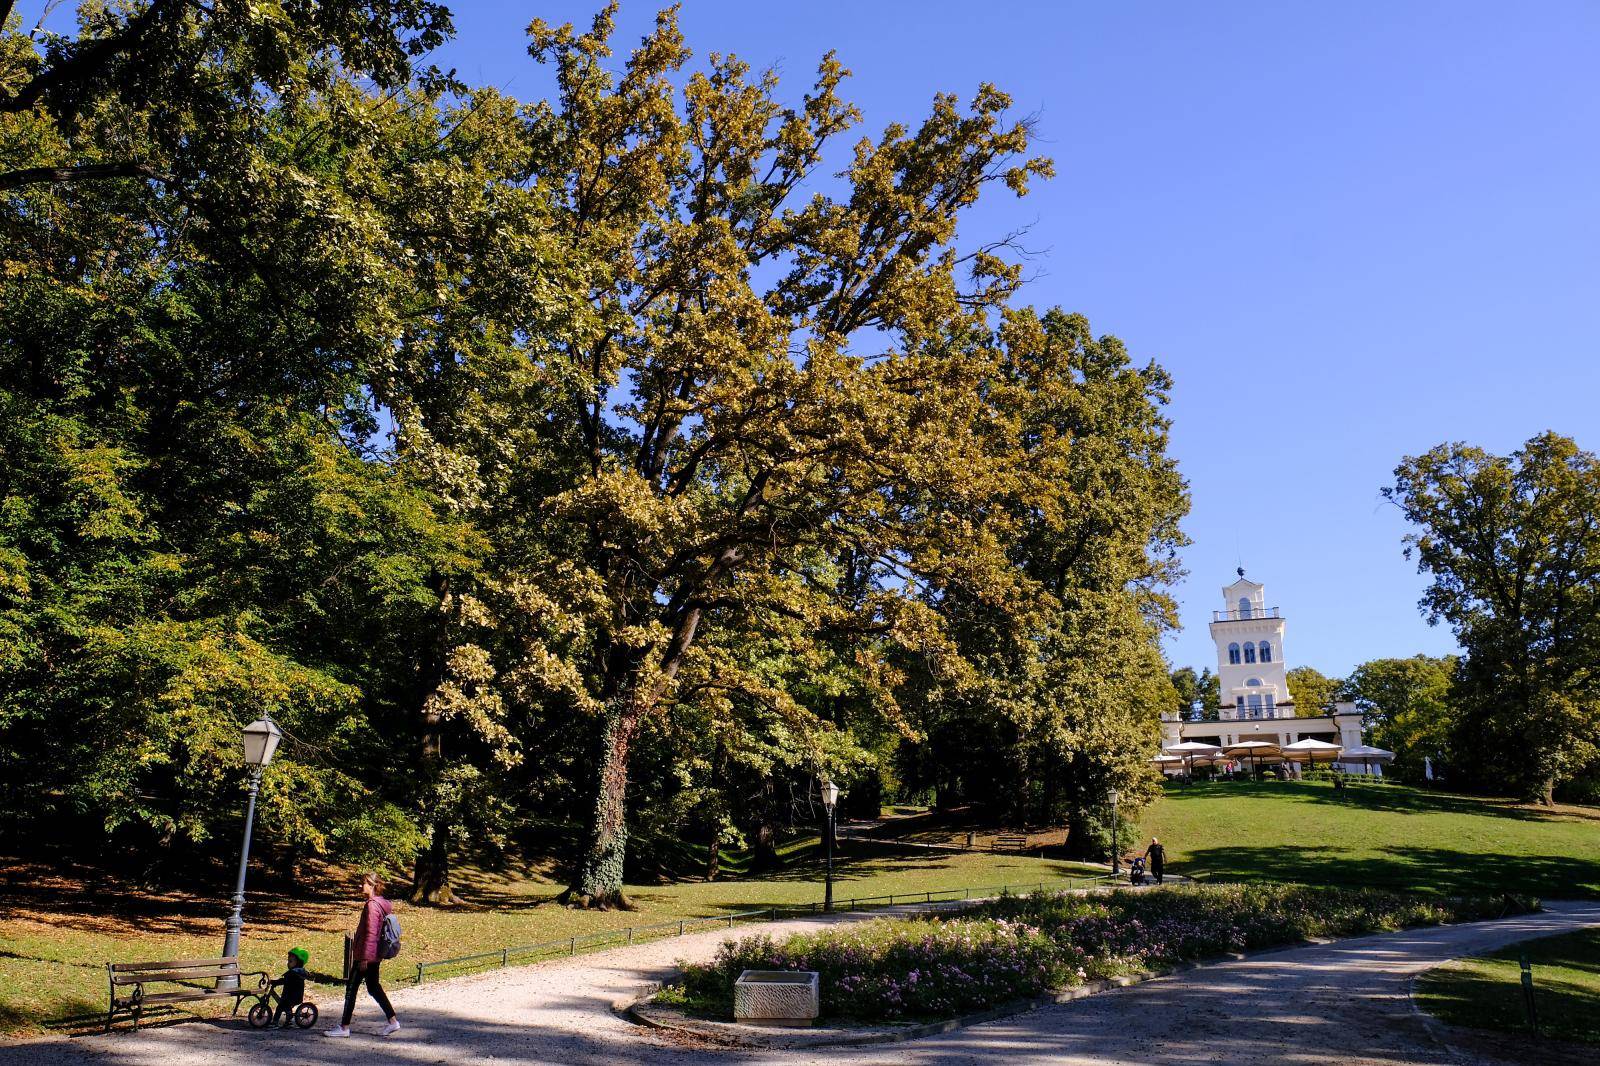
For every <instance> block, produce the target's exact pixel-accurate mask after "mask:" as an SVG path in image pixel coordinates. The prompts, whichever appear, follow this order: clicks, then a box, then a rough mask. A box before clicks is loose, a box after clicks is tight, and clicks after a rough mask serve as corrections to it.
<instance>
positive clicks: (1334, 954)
mask: <svg viewBox="0 0 1600 1066" xmlns="http://www.w3.org/2000/svg"><path fill="white" fill-rule="evenodd" d="M844 920H848V919H844ZM819 921H821V920H819V919H806V920H797V921H793V922H782V923H776V924H774V925H768V926H763V927H762V929H763V930H765V931H770V932H772V933H775V934H776V933H783V932H787V931H790V930H797V929H808V928H815V927H816V926H817V925H818V924H819ZM1595 924H1600V904H1595V903H1585V904H1554V905H1552V906H1551V909H1550V910H1549V911H1547V912H1545V913H1543V914H1538V915H1529V916H1527V917H1521V918H1510V919H1505V920H1503V921H1499V922H1485V923H1479V924H1475V925H1461V926H1450V927H1445V928H1438V929H1421V930H1414V931H1409V932H1402V933H1389V934H1385V935H1382V936H1373V937H1365V938H1362V939H1359V940H1348V941H1343V942H1340V943H1338V944H1331V945H1325V946H1318V947H1307V948H1296V949H1292V950H1288V951H1283V952H1279V953H1275V954H1271V955H1263V956H1258V957H1256V958H1253V959H1249V960H1244V961H1240V962H1229V963H1221V964H1218V965H1213V966H1208V967H1203V968H1201V969H1198V970H1193V971H1189V972H1187V973H1183V974H1178V975H1175V976H1173V977H1169V978H1164V979H1162V980H1158V981H1152V982H1149V983H1147V984H1143V985H1139V986H1136V987H1133V988H1128V989H1122V990H1119V991H1116V992H1110V993H1106V994H1104V995H1100V996H1095V997H1091V998H1089V999H1084V1000H1080V1001H1077V1002H1075V1003H1070V1004H1066V1005H1063V1006H1059V1007H1050V1008H1046V1009H1043V1010H1038V1011H1033V1012H1031V1013H1029V1014H1025V1015H1021V1016H1018V1017H1016V1018H1012V1019H1009V1020H1006V1021H1001V1022H992V1023H989V1024H986V1025H981V1026H974V1027H972V1028H970V1029H964V1030H959V1031H957V1032H954V1033H950V1034H947V1035H945V1036H940V1037H931V1038H927V1039H923V1040H918V1041H913V1042H910V1043H905V1044H893V1045H883V1046H876V1047H865V1048H833V1049H825V1050H821V1051H808V1052H782V1053H780V1052H764V1053H753V1052H730V1051H722V1050H713V1049H707V1048H701V1047H687V1046H683V1045H679V1044H674V1043H671V1042H669V1041H667V1040H664V1039H662V1038H660V1037H657V1036H655V1035H654V1034H651V1033H648V1032H645V1031H643V1030H641V1029H638V1028H636V1027H634V1026H632V1025H630V1024H629V1023H628V1022H626V1021H624V1020H622V1019H621V1018H618V1017H616V1016H615V1015H614V1014H612V1013H611V1010H610V1006H611V1004H612V1003H613V1002H614V1001H616V1000H619V999H622V998H625V997H627V996H629V995H631V994H633V993H634V992H636V991H637V990H638V989H639V988H640V987H641V986H642V985H644V984H646V983H648V982H651V981H655V980H659V979H661V978H662V977H663V976H665V975H666V974H667V973H669V972H670V971H671V969H672V965H673V963H674V961H675V960H676V959H678V958H682V957H704V956H706V955H709V954H710V953H711V952H712V951H714V950H715V948H716V946H717V944H719V943H720V942H721V941H722V940H724V939H726V937H727V933H726V931H722V932H714V933H706V934H700V935H696V936H691V937H684V938H682V939H676V940H668V941H662V942H658V943H653V944H645V945H638V946H635V947H631V948H623V949H619V950H616V951H611V952H606V953H603V954H597V955H591V956H587V957H580V958H577V959H572V960H565V961H561V962H556V963H550V964H546V965H543V966H536V967H529V968H523V969H514V970H505V971H496V972H492V973H488V974H483V975H481V976H478V977H471V978H464V979H460V980H456V981H451V982H447V983H442V984H439V985H434V986H424V987H422V988H399V989H396V990H395V991H394V993H393V996H394V1003H395V1008H396V1010H397V1011H398V1012H399V1013H400V1016H401V1019H402V1021H403V1022H404V1023H405V1025H406V1028H405V1029H404V1030H402V1032H401V1033H400V1034H398V1036H397V1037H391V1038H389V1039H387V1040H384V1039H382V1038H379V1037H377V1036H376V1035H374V1033H373V1031H374V1029H375V1028H376V1026H377V1024H378V1022H379V1021H380V1020H381V1019H379V1018H378V1017H377V1011H376V1008H374V1007H373V1006H372V1004H371V1003H370V1001H363V1002H362V1004H361V1005H360V1007H359V1008H358V1012H357V1016H356V1026H355V1029H356V1032H355V1035H354V1036H352V1037H351V1038H350V1039H349V1040H329V1039H326V1038H324V1037H322V1036H320V1035H318V1034H317V1033H299V1032H264V1033H258V1032H255V1031H252V1030H250V1029H249V1028H248V1027H246V1026H244V1025H243V1024H242V1023H234V1022H218V1023H205V1022H193V1023H186V1024H180V1025H172V1026H169V1027H166V1028H158V1029H149V1030H146V1031H144V1032H141V1033H140V1034H138V1035H137V1036H129V1035H116V1036H111V1037H99V1036H96V1037H86V1038H79V1039H75V1040H54V1041H44V1042H38V1043H32V1044H20V1045H11V1046H8V1047H0V1066H23V1064H29V1066H32V1064H40V1066H55V1064H59V1063H85V1062H87V1063H105V1064H108V1066H212V1064H235V1063H237V1064H244V1063H263V1062H273V1063H284V1064H290V1063H308V1064H316V1066H324V1064H333V1063H352V1062H358V1063H384V1064H396V1066H399V1064H412V1063H450V1064H452V1066H456V1064H461V1066H464V1064H467V1063H473V1064H479V1063H484V1064H499V1063H507V1064H509V1063H562V1064H594V1066H600V1064H613V1063H615V1064H623V1066H632V1064H639V1066H643V1064H657V1063H662V1064H674V1066H679V1064H681V1066H688V1064H691V1063H705V1062H708V1061H711V1062H725V1063H728V1064H729V1066H733V1064H746V1063H774V1064H777V1063H782V1064H789V1066H799V1064H801V1063H823V1062H826V1063H839V1064H845V1063H848V1064H856V1066H884V1064H895V1066H958V1064H963V1063H977V1062H994V1061H998V1060H1002V1059H1003V1060H1004V1061H1005V1062H1006V1064H1007V1066H1012V1064H1025V1063H1039V1064H1043V1063H1051V1064H1063V1063H1073V1064H1091V1063H1092V1064H1106V1063H1173V1064H1178V1063H1182V1064H1185V1066H1194V1064H1198V1063H1246V1064H1248V1063H1268V1062H1271V1063H1311V1062H1328V1061H1338V1062H1341V1063H1345V1064H1354V1066H1397V1064H1402V1063H1406V1064H1410V1063H1417V1064H1443V1063H1459V1062H1473V1063H1485V1064H1490V1063H1504V1062H1518V1061H1520V1062H1543V1061H1548V1056H1543V1055H1541V1053H1540V1051H1539V1049H1536V1048H1534V1049H1520V1048H1519V1047H1518V1046H1517V1045H1515V1044H1512V1045H1511V1047H1512V1051H1511V1052H1510V1054H1512V1055H1518V1054H1523V1053H1524V1052H1525V1055H1524V1057H1521V1058H1516V1057H1510V1058H1507V1057H1503V1056H1497V1055H1493V1054H1492V1053H1491V1054H1489V1055H1488V1056H1483V1055H1482V1051H1481V1049H1479V1048H1477V1047H1474V1049H1473V1051H1471V1052H1463V1051H1460V1050H1449V1049H1446V1048H1445V1047H1444V1046H1442V1045H1441V1044H1440V1043H1439V1042H1438V1041H1437V1040H1436V1039H1435V1038H1434V1037H1433V1036H1432V1035H1430V1033H1429V1030H1428V1027H1427V1026H1426V1024H1425V1023H1424V1021H1423V1019H1422V1018H1421V1016H1420V1015H1418V1014H1417V1013H1416V1012H1415V1011H1414V1010H1413V1009H1412V1007H1411V1002H1410V996H1409V985H1410V980H1411V978H1412V977H1413V976H1414V975H1415V974H1417V973H1419V972H1421V971H1422V970H1425V969H1427V968H1429V967H1431V966H1434V965H1436V964H1438V963H1439V962H1442V961H1444V960H1447V959H1450V958H1454V957H1457V956H1461V955H1468V954H1473V953H1476V952H1479V951H1484V950H1490V949H1493V948H1496V947H1500V946H1502V945H1504V944H1507V943H1511V942H1513V941H1516V940H1521V939H1526V938H1528V937H1534V936H1543V935H1547V934H1550V933H1557V932H1564V931H1567V930H1570V929H1575V928H1578V927H1580V926H1584V925H1595ZM323 1007H324V1010H325V1011H327V1010H332V1009H334V1008H335V1007H336V1005H335V1004H332V1003H324V1004H323ZM1458 1047H1459V1045H1458Z"/></svg>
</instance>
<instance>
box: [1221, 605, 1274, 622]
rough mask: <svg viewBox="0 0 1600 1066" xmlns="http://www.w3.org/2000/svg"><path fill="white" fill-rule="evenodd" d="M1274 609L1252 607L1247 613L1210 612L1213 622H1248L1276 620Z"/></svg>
mask: <svg viewBox="0 0 1600 1066" xmlns="http://www.w3.org/2000/svg"><path fill="white" fill-rule="evenodd" d="M1277 617H1278V609H1277V608H1276V607H1252V608H1251V609H1250V610H1248V611H1212V612H1211V620H1212V621H1213V622H1249V621H1253V620H1254V619H1257V618H1277Z"/></svg>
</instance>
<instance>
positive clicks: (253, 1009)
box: [249, 999, 272, 1029]
mask: <svg viewBox="0 0 1600 1066" xmlns="http://www.w3.org/2000/svg"><path fill="white" fill-rule="evenodd" d="M249 1018H250V1025H251V1027H252V1028H255V1029H265V1028H266V1027H267V1026H268V1025H269V1024H270V1023H271V1022H272V1008H271V1007H269V1006H267V1005H266V1003H265V1002H264V1001H262V1000H259V999H258V1000H256V1001H255V1002H254V1003H252V1004H251V1005H250V1014H249Z"/></svg>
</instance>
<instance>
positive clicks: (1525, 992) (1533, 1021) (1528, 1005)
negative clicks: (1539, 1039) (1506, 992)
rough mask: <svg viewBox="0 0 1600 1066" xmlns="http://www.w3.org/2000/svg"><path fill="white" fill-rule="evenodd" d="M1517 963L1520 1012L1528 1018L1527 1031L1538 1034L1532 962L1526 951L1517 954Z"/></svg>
mask: <svg viewBox="0 0 1600 1066" xmlns="http://www.w3.org/2000/svg"><path fill="white" fill-rule="evenodd" d="M1517 963H1518V965H1519V966H1520V967H1521V969H1522V1013H1523V1014H1524V1015H1525V1016H1526V1017H1527V1019H1528V1029H1529V1031H1530V1032H1532V1033H1533V1035H1534V1036H1538V1035H1539V1007H1538V1005H1537V1004H1536V1003H1534V1000H1533V963H1531V962H1529V961H1528V953H1527V952H1526V951H1524V952H1522V953H1521V954H1519V955H1518V957H1517Z"/></svg>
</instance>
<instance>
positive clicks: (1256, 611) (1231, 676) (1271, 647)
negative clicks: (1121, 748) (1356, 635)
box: [1161, 568, 1363, 748]
mask: <svg viewBox="0 0 1600 1066" xmlns="http://www.w3.org/2000/svg"><path fill="white" fill-rule="evenodd" d="M1222 600H1223V608H1222V610H1220V611H1214V612H1212V615H1211V639H1212V641H1214V642H1215V643H1216V646H1217V679H1218V682H1219V686H1218V687H1219V688H1220V690H1221V707H1220V709H1219V710H1218V711H1217V712H1216V713H1215V714H1214V715H1207V714H1203V713H1201V712H1200V711H1199V709H1198V708H1196V710H1195V711H1194V712H1193V713H1190V714H1184V715H1179V714H1178V713H1177V712H1175V711H1173V712H1168V713H1165V714H1163V715H1162V716H1161V732H1162V745H1163V746H1170V745H1172V744H1177V743H1179V742H1181V741H1186V740H1193V741H1199V742H1200V743H1203V744H1215V745H1217V746H1218V747H1223V748H1227V747H1231V746H1233V745H1235V744H1241V743H1243V742H1245V741H1251V740H1264V741H1267V742H1269V743H1272V744H1276V745H1278V746H1279V747H1283V746H1285V745H1288V744H1293V743H1295V742H1297V741H1301V740H1306V739H1312V740H1322V741H1326V742H1328V743H1330V744H1338V745H1340V746H1341V747H1344V748H1354V747H1357V746H1359V745H1360V744H1362V742H1363V741H1362V736H1361V712H1360V711H1359V710H1357V708H1356V705H1355V704H1353V703H1336V704H1334V705H1333V706H1332V707H1296V706H1295V704H1294V697H1293V695H1291V694H1290V692H1289V678H1288V666H1287V664H1286V662H1285V660H1286V658H1287V656H1286V654H1285V652H1284V642H1283V635H1284V619H1283V615H1281V614H1280V613H1279V611H1278V608H1276V607H1273V606H1268V604H1267V597H1266V586H1265V585H1262V584H1261V583H1260V582H1256V581H1250V580H1248V579H1247V578H1246V577H1245V576H1244V570H1243V569H1242V568H1241V569H1240V570H1239V579H1238V580H1237V581H1235V582H1234V583H1233V584H1231V585H1229V586H1228V587H1226V588H1224V589H1223V590H1222Z"/></svg>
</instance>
